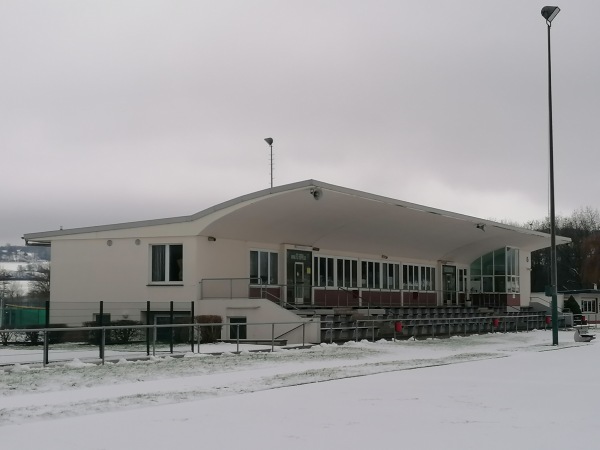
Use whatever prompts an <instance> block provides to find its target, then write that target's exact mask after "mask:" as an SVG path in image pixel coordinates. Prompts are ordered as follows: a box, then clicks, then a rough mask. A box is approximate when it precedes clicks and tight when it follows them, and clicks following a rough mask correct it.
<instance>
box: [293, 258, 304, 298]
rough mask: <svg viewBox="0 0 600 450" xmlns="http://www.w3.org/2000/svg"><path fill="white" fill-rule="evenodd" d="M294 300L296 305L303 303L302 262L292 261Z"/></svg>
mask: <svg viewBox="0 0 600 450" xmlns="http://www.w3.org/2000/svg"><path fill="white" fill-rule="evenodd" d="M294 301H295V302H296V304H297V305H302V304H303V303H304V263H303V262H298V261H296V262H295V263H294Z"/></svg>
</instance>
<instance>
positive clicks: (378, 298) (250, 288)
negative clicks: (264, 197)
mask: <svg viewBox="0 0 600 450" xmlns="http://www.w3.org/2000/svg"><path fill="white" fill-rule="evenodd" d="M252 281H253V280H251V279H250V278H208V279H203V280H202V281H201V282H200V299H201V300H202V299H220V298H221V299H235V298H250V299H254V298H263V299H267V300H270V301H272V302H274V303H277V304H278V305H280V306H282V307H287V308H292V309H302V308H314V307H325V308H327V307H349V308H355V307H382V308H383V307H404V306H409V307H415V306H430V307H431V306H474V307H488V308H503V307H506V306H511V305H512V306H518V305H519V304H520V294H518V293H517V294H507V293H466V292H455V291H445V290H431V291H418V290H410V289H400V290H390V289H379V288H367V287H334V286H314V285H307V284H268V285H267V284H257V283H253V282H252ZM297 293H301V294H300V296H301V298H299V299H296V298H294V297H295V296H296V295H298V294H297Z"/></svg>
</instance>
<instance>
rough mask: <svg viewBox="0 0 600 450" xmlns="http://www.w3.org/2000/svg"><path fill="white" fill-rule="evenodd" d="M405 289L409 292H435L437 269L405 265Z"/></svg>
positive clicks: (403, 273)
mask: <svg viewBox="0 0 600 450" xmlns="http://www.w3.org/2000/svg"><path fill="white" fill-rule="evenodd" d="M402 275H403V285H402V286H403V288H404V289H405V290H409V291H435V267H431V266H417V265H412V264H405V265H404V266H402Z"/></svg>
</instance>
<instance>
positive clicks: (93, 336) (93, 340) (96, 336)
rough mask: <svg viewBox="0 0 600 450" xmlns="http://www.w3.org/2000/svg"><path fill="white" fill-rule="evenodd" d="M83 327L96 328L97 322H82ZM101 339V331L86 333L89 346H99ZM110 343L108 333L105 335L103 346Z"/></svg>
mask: <svg viewBox="0 0 600 450" xmlns="http://www.w3.org/2000/svg"><path fill="white" fill-rule="evenodd" d="M83 326H84V327H97V326H98V322H96V321H95V320H92V321H90V322H83ZM101 339H102V330H90V331H89V333H87V339H86V340H87V343H88V344H90V345H100V340H101ZM109 342H110V333H106V336H105V342H104V343H105V344H108V343H109Z"/></svg>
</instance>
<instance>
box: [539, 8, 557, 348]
mask: <svg viewBox="0 0 600 450" xmlns="http://www.w3.org/2000/svg"><path fill="white" fill-rule="evenodd" d="M559 12H560V8H559V7H558V6H544V7H543V8H542V17H543V18H544V19H546V25H548V111H549V114H548V120H549V124H550V126H549V130H550V290H551V293H552V345H558V295H557V284H558V283H557V269H556V213H555V209H554V141H553V135H552V64H551V59H550V27H551V25H552V21H553V20H554V18H555V17H556V15H557V14H558V13H559Z"/></svg>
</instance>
